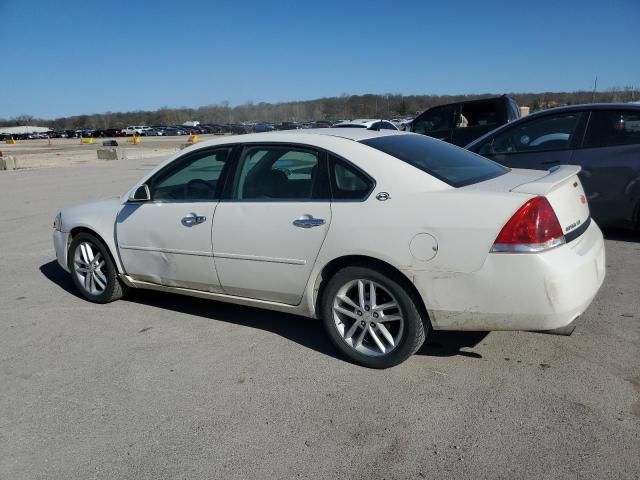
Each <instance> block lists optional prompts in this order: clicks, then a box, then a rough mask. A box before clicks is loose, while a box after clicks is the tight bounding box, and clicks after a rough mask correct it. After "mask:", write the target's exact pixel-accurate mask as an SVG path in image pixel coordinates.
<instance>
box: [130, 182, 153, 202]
mask: <svg viewBox="0 0 640 480" xmlns="http://www.w3.org/2000/svg"><path fill="white" fill-rule="evenodd" d="M149 200H151V193H150V192H149V187H148V185H147V184H146V183H145V184H144V185H140V186H139V187H138V188H136V191H135V192H133V194H132V195H130V196H129V201H130V202H148V201H149Z"/></svg>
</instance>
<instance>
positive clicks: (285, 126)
mask: <svg viewBox="0 0 640 480" xmlns="http://www.w3.org/2000/svg"><path fill="white" fill-rule="evenodd" d="M300 128H302V125H300V124H299V123H296V122H282V123H280V124H278V125H276V130H298V129H300Z"/></svg>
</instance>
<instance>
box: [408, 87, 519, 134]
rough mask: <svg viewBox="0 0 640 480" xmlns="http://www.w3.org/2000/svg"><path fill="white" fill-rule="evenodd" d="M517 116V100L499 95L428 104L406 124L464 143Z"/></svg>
mask: <svg viewBox="0 0 640 480" xmlns="http://www.w3.org/2000/svg"><path fill="white" fill-rule="evenodd" d="M518 118H520V107H518V104H517V103H516V102H515V100H513V99H512V98H509V97H507V96H506V95H502V96H501V97H495V98H485V99H482V100H470V101H466V102H458V103H449V104H447V105H439V106H437V107H433V108H430V109H429V110H426V111H425V112H423V113H421V114H420V115H418V116H417V117H416V118H415V119H414V120H413V122H411V123H410V124H409V128H408V130H409V131H411V132H414V133H421V134H423V135H428V136H430V137H434V138H437V139H438V140H444V141H445V142H449V143H453V144H454V145H458V146H464V145H467V144H468V143H469V142H471V141H473V140H475V139H476V138H479V137H481V136H482V135H484V134H485V133H487V132H490V131H491V130H494V129H495V128H497V127H499V126H501V125H504V124H506V123H509V122H512V121H514V120H517V119H518Z"/></svg>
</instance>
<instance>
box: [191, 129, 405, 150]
mask: <svg viewBox="0 0 640 480" xmlns="http://www.w3.org/2000/svg"><path fill="white" fill-rule="evenodd" d="M308 135H315V136H329V137H338V138H344V139H347V140H353V141H355V142H359V141H362V140H367V139H369V138H375V137H383V136H389V135H415V134H412V133H408V132H402V131H400V130H380V131H378V130H367V129H366V128H309V129H301V130H276V131H272V132H261V133H247V134H244V135H234V136H232V137H223V138H217V139H212V140H208V141H206V142H202V143H199V144H198V145H200V146H206V145H219V144H226V143H245V142H294V143H295V142H298V141H299V139H300V137H305V136H308Z"/></svg>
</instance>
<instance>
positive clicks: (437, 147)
mask: <svg viewBox="0 0 640 480" xmlns="http://www.w3.org/2000/svg"><path fill="white" fill-rule="evenodd" d="M361 143H364V144H365V145H369V146H370V147H373V148H375V149H376V150H380V151H382V152H384V153H386V154H389V155H391V156H393V157H396V158H397V159H399V160H402V161H403V162H406V163H408V164H409V165H413V166H414V167H416V168H419V169H420V170H422V171H423V172H426V173H428V174H429V175H431V176H433V177H435V178H437V179H438V180H442V181H443V182H445V183H447V184H449V185H451V186H452V187H464V186H465V185H471V184H473V183H478V182H482V181H484V180H489V179H491V178H495V177H499V176H500V175H503V174H505V173H507V172H508V171H509V169H508V168H506V167H503V166H502V165H499V164H497V163H495V162H492V161H491V160H488V159H486V158H484V157H481V156H480V155H476V154H475V153H471V152H469V151H468V150H464V149H463V148H459V147H456V146H454V145H451V144H449V143H445V142H442V141H440V140H435V139H433V138H430V137H426V136H424V135H389V136H385V137H376V138H370V139H367V140H362V142H361Z"/></svg>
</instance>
